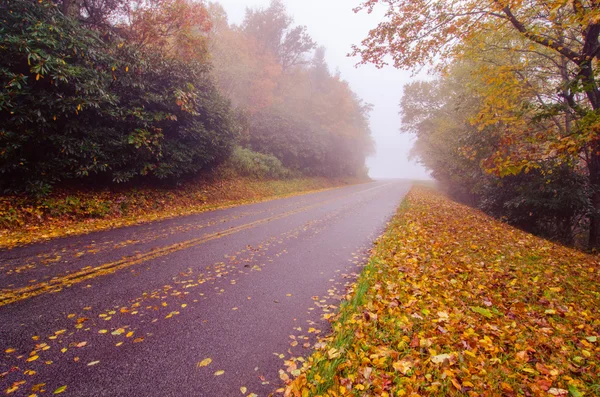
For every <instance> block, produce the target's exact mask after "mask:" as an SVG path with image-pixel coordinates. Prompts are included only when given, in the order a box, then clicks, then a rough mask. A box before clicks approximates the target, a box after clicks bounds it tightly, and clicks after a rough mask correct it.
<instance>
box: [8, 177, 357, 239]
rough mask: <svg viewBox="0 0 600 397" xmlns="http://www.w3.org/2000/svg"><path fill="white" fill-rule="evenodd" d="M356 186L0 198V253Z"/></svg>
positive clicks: (247, 181) (217, 186)
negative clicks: (30, 244) (111, 230)
mask: <svg viewBox="0 0 600 397" xmlns="http://www.w3.org/2000/svg"><path fill="white" fill-rule="evenodd" d="M358 182H360V181H359V180H358V179H352V178H336V179H327V178H294V179H281V180H259V179H253V178H240V177H236V178H228V179H225V180H215V181H206V180H203V181H198V182H190V183H186V184H184V185H182V186H181V187H178V188H173V189H157V188H142V189H125V190H120V191H111V190H102V191H81V190H77V191H72V190H71V191H67V190H65V191H57V192H56V193H54V194H52V195H50V196H48V197H44V198H37V199H35V198H27V197H21V196H3V197H0V248H11V247H13V246H16V245H22V244H28V243H33V242H39V241H43V240H48V239H52V238H57V237H63V236H72V235H78V234H85V233H89V232H93V231H99V230H106V229H111V228H116V227H122V226H129V225H134V224H139V223H145V222H152V221H156V220H161V219H167V218H172V217H176V216H182V215H190V214H195V213H199V212H203V211H207V210H213V209H217V208H225V207H230V206H234V205H241V204H247V203H252V202H257V201H263V200H269V199H275V198H280V197H285V196H290V195H294V194H301V193H307V192H311V191H315V190H322V189H329V188H334V187H338V186H343V185H348V184H352V183H358Z"/></svg>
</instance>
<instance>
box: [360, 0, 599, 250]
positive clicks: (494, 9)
mask: <svg viewBox="0 0 600 397" xmlns="http://www.w3.org/2000/svg"><path fill="white" fill-rule="evenodd" d="M377 7H383V8H384V9H386V13H385V17H384V18H383V20H382V21H381V22H380V23H379V25H378V26H377V27H375V28H374V29H373V30H371V32H370V33H369V35H368V37H367V38H366V39H365V40H364V41H363V42H362V45H360V46H356V47H355V48H354V54H356V55H360V56H361V58H362V61H363V62H364V63H374V64H376V65H377V66H380V67H381V66H383V65H385V64H387V63H393V65H394V66H396V67H399V68H414V67H416V66H423V65H433V66H434V69H435V70H436V71H437V72H438V75H439V79H438V81H437V82H436V83H434V84H443V85H445V86H446V87H449V85H452V84H453V82H454V83H456V81H457V76H458V77H460V78H462V86H458V85H454V86H453V91H447V90H437V92H435V93H434V94H433V95H435V96H436V98H435V99H436V101H437V105H439V106H438V107H435V106H434V107H430V108H429V109H428V111H429V115H428V116H427V115H425V116H423V117H422V121H425V122H423V123H421V125H420V126H419V127H417V128H413V129H412V131H410V132H415V131H417V130H418V132H417V135H418V141H420V142H421V144H420V145H418V146H420V147H419V149H417V150H416V151H415V154H416V155H417V156H418V157H420V158H421V159H423V161H424V162H425V163H428V165H431V164H433V163H436V162H438V163H445V164H446V165H450V167H449V168H450V170H448V169H444V168H443V167H439V168H433V170H434V172H435V173H437V174H438V175H440V174H446V175H445V176H444V177H443V178H442V179H443V182H444V183H445V184H446V185H450V189H451V190H452V189H454V190H461V189H462V190H463V195H464V193H466V194H467V195H470V196H471V198H472V199H473V200H471V201H474V202H475V203H476V204H478V205H480V204H482V202H484V201H486V200H492V201H494V202H495V203H496V204H497V207H502V206H504V207H506V208H510V209H514V207H515V203H517V205H519V203H520V202H521V199H523V201H526V202H529V203H532V202H535V201H536V197H535V196H532V195H523V194H521V193H520V192H519V191H518V190H522V191H524V190H527V189H528V186H527V181H530V180H531V179H535V182H534V184H536V185H540V186H541V185H543V182H548V183H549V184H552V183H554V181H553V180H552V179H553V177H550V175H552V174H553V173H554V174H557V173H560V174H561V175H567V181H566V183H565V185H571V182H572V181H573V180H575V179H577V180H579V181H581V179H585V183H584V186H583V187H582V188H580V189H577V190H576V192H575V196H576V197H577V201H585V204H584V205H579V207H578V208H577V209H576V210H575V212H577V214H576V215H574V216H572V215H573V208H572V207H571V203H570V200H568V198H567V199H563V198H562V197H561V192H560V190H561V189H555V188H546V189H544V188H543V186H542V187H540V188H541V189H542V190H544V194H546V195H548V194H551V193H554V195H555V199H554V203H553V204H552V205H553V206H554V209H558V210H559V211H563V212H564V214H563V215H564V216H563V215H561V216H560V217H562V219H560V220H546V221H544V222H543V223H545V224H546V226H548V227H549V228H550V229H564V230H563V231H562V232H560V233H558V234H561V235H562V236H563V237H561V238H560V240H561V241H563V242H567V243H570V242H572V240H573V239H574V237H575V238H577V237H580V238H584V237H587V238H588V243H589V247H590V248H595V247H598V246H599V245H600V146H599V143H600V139H599V135H598V131H599V128H598V125H599V124H598V120H599V118H598V112H599V109H600V89H599V85H598V70H597V64H598V59H599V51H598V49H599V37H600V24H599V23H598V20H599V16H600V6H599V5H598V3H597V2H595V1H568V2H566V1H526V2H524V1H503V0H489V1H424V0H411V1H401V0H368V1H364V2H363V4H362V5H361V6H360V7H358V8H357V10H356V11H359V10H366V11H368V12H371V11H373V10H374V9H375V8H377ZM447 83H450V84H447ZM414 89H416V87H414ZM414 89H413V90H411V91H413V94H414ZM431 91H432V92H434V91H436V90H435V88H434V89H433V90H431ZM411 102H412V104H416V105H417V106H418V104H419V99H418V98H414V97H409V96H405V98H404V100H403V111H404V113H405V115H408V117H410V113H411V111H410V110H411ZM444 106H446V107H447V109H446V110H448V109H450V107H453V109H454V113H455V114H454V118H455V120H454V121H453V122H452V127H451V128H453V129H454V132H450V131H447V133H446V134H445V135H444V134H443V133H442V132H441V130H442V127H441V124H439V121H440V119H444V118H445V119H448V118H449V115H448V113H447V112H446V114H444V113H443V112H444V111H442V110H441V109H442V107H444ZM459 108H460V112H456V109H459ZM407 109H408V111H407ZM422 110H425V108H424V107H423V109H422ZM452 111H453V110H450V112H452ZM456 113H458V114H456ZM430 116H431V117H430ZM412 127H415V124H413V126H412ZM449 129H450V128H449ZM457 133H458V135H457ZM434 135H436V136H435V137H433V136H434ZM442 142H445V143H446V144H447V146H446V148H444V147H443V146H441V145H440V143H442ZM436 156H437V158H436ZM469 162H471V164H470V165H469V164H468V163H469ZM458 169H462V172H457V171H458ZM530 173H533V174H535V176H537V177H535V178H532V177H530V176H529V175H528V174H530ZM506 177H508V178H507V179H508V181H507V182H506V183H505V182H504V181H503V178H506ZM474 179H478V180H477V181H474ZM505 185H513V186H517V189H516V190H515V191H514V194H513V195H512V197H511V196H506V195H505V196H504V197H502V196H503V195H502V194H499V195H496V194H494V193H493V191H496V192H502V190H503V189H505V187H506V186H505ZM524 196H525V197H524ZM580 198H583V200H581V199H580ZM481 207H482V208H483V207H484V205H481ZM523 207H529V208H531V206H528V205H524V206H523ZM533 208H534V210H533V211H531V210H530V211H529V212H533V213H536V212H541V213H542V216H543V211H544V205H537V206H536V205H534V206H533ZM525 213H527V211H523V213H522V214H521V216H522V215H523V214H525ZM495 215H496V214H495ZM500 216H505V217H506V218H508V219H509V220H511V214H510V211H506V212H505V213H503V214H500ZM560 217H559V218H560ZM569 217H571V218H572V219H567V218H569ZM514 223H515V224H517V223H518V222H514ZM530 223H531V224H535V223H536V220H535V219H532V220H531V222H530ZM533 229H536V227H533V228H531V229H530V230H533ZM548 234H555V235H556V234H557V233H548ZM569 234H570V236H569ZM565 236H566V238H565ZM554 237H556V236H554Z"/></svg>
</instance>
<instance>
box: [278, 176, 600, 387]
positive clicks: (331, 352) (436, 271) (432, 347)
mask: <svg viewBox="0 0 600 397" xmlns="http://www.w3.org/2000/svg"><path fill="white" fill-rule="evenodd" d="M332 321H333V322H332V327H333V333H332V334H331V335H329V336H328V337H326V338H325V339H324V340H323V341H321V342H320V343H318V344H317V347H318V349H317V350H315V352H314V353H313V355H312V356H311V357H310V358H309V359H308V360H307V362H306V364H305V365H304V368H303V370H302V373H301V374H300V375H299V376H297V377H296V379H295V380H294V381H292V382H291V383H290V384H288V386H287V388H286V392H285V394H286V395H287V396H302V397H304V396H314V395H322V396H384V397H385V396H453V395H456V396H458V395H468V396H567V395H570V396H573V397H577V396H584V395H585V396H598V395H600V264H599V263H598V259H597V257H594V256H590V255H586V254H583V253H581V252H578V251H575V250H571V249H568V248H565V247H561V246H558V245H555V244H553V243H550V242H548V241H546V240H543V239H540V238H537V237H534V236H532V235H529V234H527V233H524V232H522V231H519V230H517V229H514V228H511V227H510V226H507V225H505V224H503V223H500V222H497V221H496V220H494V219H492V218H490V217H488V216H486V215H484V214H482V213H480V212H478V211H476V210H474V209H472V208H469V207H465V206H462V205H459V204H457V203H454V202H452V201H450V200H448V199H446V198H445V197H444V196H442V195H441V194H439V193H436V192H434V191H432V190H429V189H425V188H423V187H415V188H413V190H411V192H410V193H409V195H408V196H407V199H406V200H405V202H404V203H403V205H402V206H401V208H400V209H399V210H398V213H397V215H396V216H395V218H394V219H393V221H392V222H391V223H390V225H389V228H388V230H387V232H386V233H385V235H384V236H382V237H381V238H380V239H379V240H378V243H377V245H376V247H375V248H374V250H373V253H372V256H371V259H370V262H369V264H368V266H367V267H365V269H364V271H363V273H362V275H361V276H360V278H359V280H358V281H357V283H356V284H355V286H354V288H353V291H351V292H350V293H349V295H348V296H347V297H346V302H345V303H344V304H343V305H342V307H341V309H340V312H339V313H338V314H337V316H336V317H335V318H334V319H333V320H332Z"/></svg>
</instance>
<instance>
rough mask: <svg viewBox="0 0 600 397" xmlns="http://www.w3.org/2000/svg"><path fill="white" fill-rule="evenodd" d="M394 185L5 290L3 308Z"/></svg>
mask: <svg viewBox="0 0 600 397" xmlns="http://www.w3.org/2000/svg"><path fill="white" fill-rule="evenodd" d="M390 183H391V182H390ZM390 183H386V184H383V185H379V186H375V187H372V188H370V189H366V190H361V191H358V192H352V193H348V194H344V195H341V196H336V197H333V198H330V199H328V200H325V201H321V202H318V203H315V204H311V205H308V206H305V207H301V208H297V209H295V210H291V211H287V212H283V213H281V214H279V215H275V216H272V217H268V218H263V219H259V220H257V221H254V222H250V223H246V224H243V225H240V226H235V227H231V228H229V229H226V230H223V231H220V232H215V233H210V234H206V235H204V236H202V237H198V238H194V239H190V240H187V241H184V242H181V243H176V244H172V245H168V246H166V247H161V248H158V249H155V250H152V251H150V252H146V253H143V254H139V255H136V256H134V257H127V258H123V259H120V260H118V261H113V262H108V263H105V264H102V265H99V266H96V267H93V268H85V269H81V270H79V271H77V272H74V273H70V274H68V275H65V276H62V277H55V278H53V279H51V280H49V281H45V282H42V283H37V284H33V285H28V286H25V287H21V288H15V289H10V290H3V291H1V292H0V307H2V306H5V305H9V304H11V303H15V302H19V301H22V300H25V299H29V298H33V297H35V296H39V295H43V294H47V293H52V292H59V291H61V290H62V289H63V288H64V287H67V286H71V285H73V284H78V283H81V282H83V281H85V280H90V279H93V278H96V277H99V276H104V275H108V274H112V273H115V272H117V271H118V270H122V269H125V268H128V267H131V266H134V265H137V264H140V263H143V262H146V261H149V260H152V259H155V258H159V257H162V256H166V255H169V254H171V253H174V252H177V251H181V250H184V249H187V248H191V247H194V246H196V245H200V244H204V243H206V242H209V241H212V240H216V239H219V238H222V237H226V236H230V235H232V234H235V233H239V232H241V231H244V230H248V229H251V228H253V227H256V226H259V225H262V224H265V223H269V222H272V221H275V220H279V219H282V218H286V217H288V216H291V215H295V214H298V213H300V212H303V211H307V210H310V209H313V208H316V207H319V206H322V205H325V204H328V203H330V202H332V201H335V200H338V199H341V198H344V197H347V196H350V195H353V194H359V193H366V192H369V191H372V190H376V189H381V188H383V187H385V186H387V185H389V184H390Z"/></svg>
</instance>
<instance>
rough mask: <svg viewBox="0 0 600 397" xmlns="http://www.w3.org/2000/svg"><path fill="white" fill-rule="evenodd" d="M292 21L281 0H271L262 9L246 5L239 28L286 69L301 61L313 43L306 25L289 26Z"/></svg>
mask: <svg viewBox="0 0 600 397" xmlns="http://www.w3.org/2000/svg"><path fill="white" fill-rule="evenodd" d="M293 22H294V21H293V19H292V18H291V17H290V16H289V15H288V14H287V13H286V10H285V6H284V5H283V3H282V2H281V0H272V1H271V4H270V5H269V7H268V8H266V9H246V17H245V19H244V22H243V23H242V29H243V31H244V32H245V34H247V35H248V36H251V37H253V38H254V39H255V40H256V42H257V43H258V44H259V45H260V48H261V49H262V50H263V51H266V52H269V53H271V54H273V55H275V56H276V58H277V60H278V62H279V63H280V64H281V66H282V68H283V70H287V69H289V68H291V67H293V66H297V65H300V64H305V60H304V59H303V56H304V55H305V54H306V53H308V52H309V51H311V50H313V49H314V48H315V46H316V44H315V42H314V41H313V40H312V38H311V37H310V36H309V34H308V32H307V29H306V26H292V23H293Z"/></svg>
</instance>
